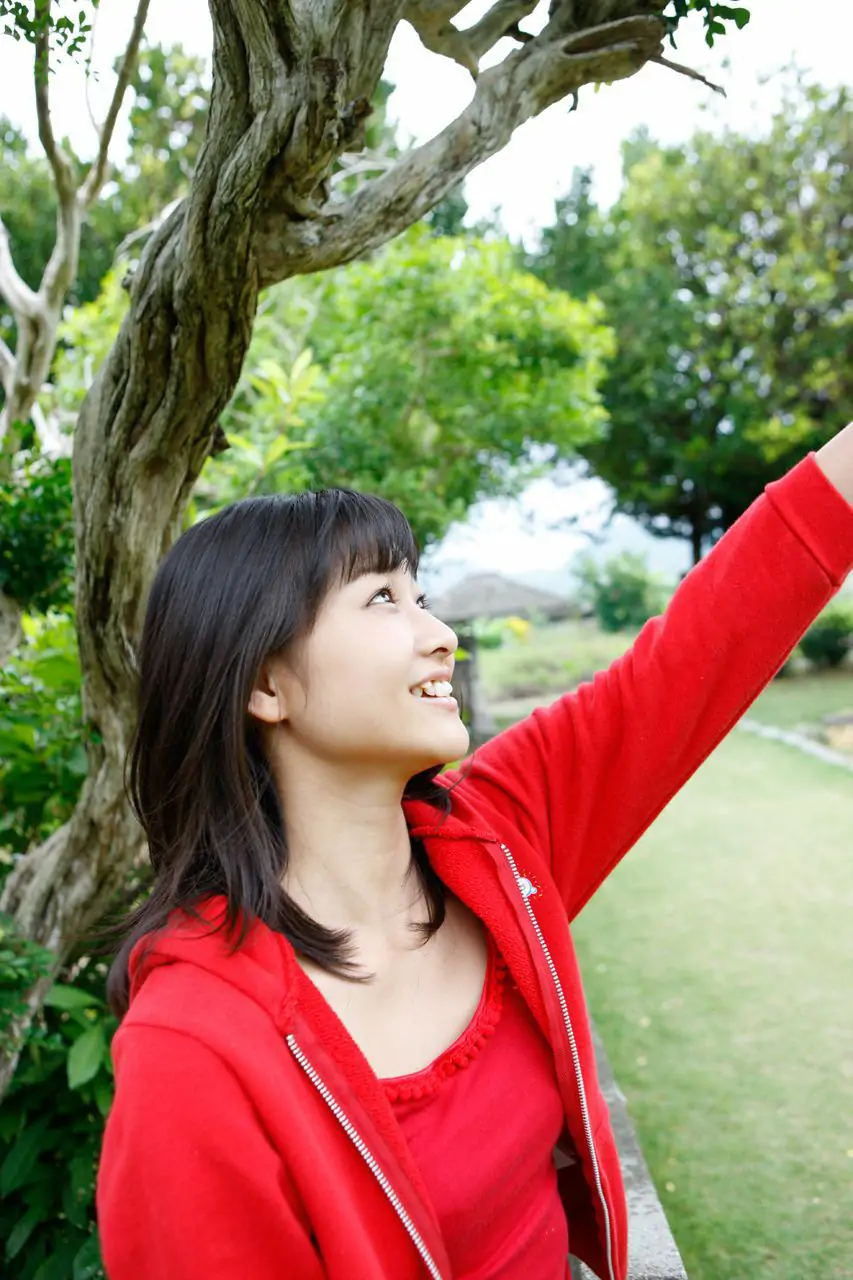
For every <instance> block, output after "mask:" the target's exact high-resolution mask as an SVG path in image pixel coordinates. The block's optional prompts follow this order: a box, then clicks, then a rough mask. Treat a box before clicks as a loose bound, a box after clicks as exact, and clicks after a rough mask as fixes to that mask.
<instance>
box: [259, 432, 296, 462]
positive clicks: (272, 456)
mask: <svg viewBox="0 0 853 1280" xmlns="http://www.w3.org/2000/svg"><path fill="white" fill-rule="evenodd" d="M289 448H290V441H289V440H288V438H287V436H278V438H277V439H275V440H273V442H272V444H271V445H270V447H269V448H268V449H267V451H266V453H265V454H264V470H265V471H268V470H269V468H270V467H273V466H275V464H276V463H277V462H278V460H279V458H283V457H284V455H285V454H286V453H287V451H288V449H289Z"/></svg>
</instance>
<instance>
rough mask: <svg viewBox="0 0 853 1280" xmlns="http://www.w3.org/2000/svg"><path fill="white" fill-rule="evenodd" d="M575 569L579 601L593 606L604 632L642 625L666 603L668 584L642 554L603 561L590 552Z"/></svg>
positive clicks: (630, 628)
mask: <svg viewBox="0 0 853 1280" xmlns="http://www.w3.org/2000/svg"><path fill="white" fill-rule="evenodd" d="M574 569H575V573H576V575H577V578H578V580H579V583H580V588H579V591H578V600H579V603H580V604H581V605H585V606H587V607H589V608H591V609H592V612H593V613H594V614H595V617H596V619H597V620H598V625H599V626H600V627H601V629H602V631H628V630H632V629H634V628H636V627H641V626H642V625H643V623H645V622H648V620H649V618H653V617H654V616H655V615H656V614H658V613H661V612H662V610H663V609H664V608H665V606H666V601H667V596H668V594H669V593H668V589H667V586H666V583H665V581H664V580H663V579H662V578H661V577H660V576H659V575H658V574H655V573H652V571H651V570H650V569H649V567H648V565H647V564H646V561H645V558H644V557H643V556H639V555H634V554H632V553H631V552H629V551H625V552H622V553H621V554H620V555H617V556H612V557H611V558H610V559H609V560H607V561H605V562H604V563H603V564H600V563H599V562H598V561H596V560H595V559H594V557H593V556H591V555H589V554H587V555H584V556H581V557H580V558H579V559H578V561H577V562H576V564H575V566H574Z"/></svg>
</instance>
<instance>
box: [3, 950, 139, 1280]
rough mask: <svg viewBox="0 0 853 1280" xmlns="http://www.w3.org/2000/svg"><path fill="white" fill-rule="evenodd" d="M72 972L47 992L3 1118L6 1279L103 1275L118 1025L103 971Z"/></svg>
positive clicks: (88, 967) (86, 1279)
mask: <svg viewBox="0 0 853 1280" xmlns="http://www.w3.org/2000/svg"><path fill="white" fill-rule="evenodd" d="M0 955H2V952H0ZM72 973H73V984H68V983H57V984H56V985H55V986H53V987H52V988H51V990H50V991H49V992H48V995H47V997H46V1000H45V1007H44V1009H43V1011H42V1014H41V1016H40V1018H39V1020H38V1021H37V1023H36V1025H35V1026H34V1028H33V1030H32V1032H31V1033H30V1036H29V1038H28V1041H27V1044H26V1046H25V1048H24V1051H23V1055H22V1059H21V1064H20V1066H19V1068H18V1071H17V1073H16V1075H15V1079H14V1081H13V1083H12V1086H11V1089H10V1091H9V1093H8V1095H7V1097H6V1099H4V1106H3V1113H2V1117H0V1239H2V1240H4V1241H5V1255H4V1259H3V1275H4V1276H7V1277H9V1280H68V1278H69V1277H73V1280H95V1278H96V1277H102V1276H103V1275H104V1271H103V1266H102V1264H101V1258H100V1250H99V1247H98V1239H97V1232H96V1228H95V1215H94V1196H95V1171H96V1167H97V1159H98V1153H99V1150H100V1145H101V1140H102V1135H103V1125H104V1119H105V1117H106V1115H107V1112H108V1111H109V1107H110V1104H111V1101H112V1096H113V1076H112V1064H111V1061H110V1055H109V1044H110V1041H111V1039H112V1036H113V1033H114V1031H115V1025H116V1024H115V1019H114V1018H113V1017H112V1015H111V1014H110V1013H109V1012H108V1010H107V1008H106V1006H105V1005H104V1002H103V1000H102V998H101V995H100V993H101V992H102V990H103V985H104V980H105V966H104V965H103V964H95V963H93V962H92V961H87V960H84V961H81V962H78V964H77V965H75V966H74V969H73V970H72Z"/></svg>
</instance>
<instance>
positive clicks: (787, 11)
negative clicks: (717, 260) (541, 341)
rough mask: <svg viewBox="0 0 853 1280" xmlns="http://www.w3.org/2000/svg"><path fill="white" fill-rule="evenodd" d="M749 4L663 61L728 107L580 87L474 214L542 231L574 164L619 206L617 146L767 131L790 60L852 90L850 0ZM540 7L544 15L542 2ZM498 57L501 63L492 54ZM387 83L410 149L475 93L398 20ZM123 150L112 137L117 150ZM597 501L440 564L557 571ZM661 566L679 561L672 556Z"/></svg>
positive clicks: (650, 73)
mask: <svg viewBox="0 0 853 1280" xmlns="http://www.w3.org/2000/svg"><path fill="white" fill-rule="evenodd" d="M744 2H745V3H748V0H744ZM484 7H485V6H484V5H482V4H472V5H470V6H469V8H468V9H466V10H465V11H463V13H462V14H461V15H460V18H459V19H458V25H462V26H464V25H465V24H466V22H467V21H471V20H473V19H474V18H475V17H476V16H477V14H478V13H479V12H480V11H482V9H483V8H484ZM750 7H751V8H752V15H753V16H752V21H751V23H750V24H749V26H748V27H747V28H746V29H745V30H744V31H741V32H737V31H734V32H733V34H732V35H731V36H730V37H727V38H726V39H724V40H722V41H720V42H718V45H717V46H716V48H715V49H713V50H709V49H707V48H706V46H705V44H704V42H703V39H702V30H701V24H700V23H699V22H698V21H696V22H694V23H693V24H692V25H691V24H688V25H687V26H686V27H685V28H684V31H683V35H681V36H680V37H679V47H678V51H677V52H676V53H672V52H670V55H669V56H671V57H674V58H676V59H677V60H679V61H682V62H687V63H689V64H690V65H691V66H693V67H695V68H697V69H699V70H701V71H703V72H704V73H705V74H706V75H707V76H709V78H710V79H712V80H714V81H717V82H719V83H721V84H723V85H724V86H725V88H726V92H727V98H726V99H722V98H720V97H719V96H718V95H716V94H714V93H712V92H711V91H710V90H708V89H706V88H704V87H703V86H702V85H700V84H697V83H696V82H694V81H691V80H687V79H685V78H683V77H680V76H676V75H674V74H673V73H672V72H668V71H666V70H664V69H663V68H662V67H657V66H648V67H646V68H644V70H643V71H641V72H640V73H639V74H638V75H636V76H634V77H632V78H631V79H630V80H627V81H623V82H621V83H619V84H615V85H612V86H610V87H609V88H608V87H603V88H602V89H601V90H600V92H599V93H595V92H594V91H593V89H592V88H587V89H584V90H582V91H581V99H580V108H579V110H578V111H576V112H574V113H572V114H569V113H568V111H567V108H566V107H565V106H564V105H562V104H558V105H557V106H555V107H552V108H551V109H550V110H549V111H546V112H545V113H544V114H543V115H542V116H540V117H539V118H538V119H537V120H534V121H530V122H529V123H528V124H526V125H524V126H523V127H522V128H520V129H519V130H518V132H517V133H516V135H515V137H514V139H513V140H512V142H511V143H510V144H509V146H508V147H506V148H505V149H504V151H503V152H502V153H500V154H499V155H497V156H494V157H493V158H492V159H491V160H489V161H487V162H486V163H485V164H483V165H482V166H480V168H479V169H477V170H475V171H474V173H473V174H472V175H471V177H470V178H469V180H468V184H467V188H466V194H467V197H468V201H469V204H470V207H471V216H472V217H478V216H482V215H484V214H490V213H492V212H493V210H495V209H500V211H501V219H502V222H503V224H504V226H505V227H506V229H507V230H508V231H509V233H510V234H511V235H513V236H515V237H518V236H522V235H523V236H525V238H530V237H534V236H535V234H536V229H537V227H541V226H542V225H545V224H546V223H547V222H549V221H550V219H551V217H552V214H553V203H554V198H555V197H556V196H558V195H560V194H561V193H562V192H563V191H564V190H565V189H566V188H567V186H568V183H569V181H570V178H571V173H572V169H573V167H574V166H575V165H592V166H594V167H595V171H596V184H597V191H598V195H599V198H600V199H602V200H606V201H609V200H612V199H613V198H614V197H615V195H616V192H617V190H618V186H619V175H620V146H621V143H622V141H623V140H624V139H625V138H626V137H627V136H628V134H629V133H630V132H631V131H632V130H633V129H634V128H636V127H638V126H640V125H646V126H647V127H648V128H649V129H650V131H651V133H652V135H653V136H654V137H656V138H658V139H660V140H661V141H678V140H680V139H683V138H685V137H687V136H689V135H690V133H691V132H693V131H694V130H695V129H697V128H701V127H708V128H720V127H722V126H723V125H724V124H726V123H729V124H733V125H735V126H736V127H738V128H741V129H750V130H756V129H761V128H763V126H764V125H765V123H766V121H767V118H768V116H769V114H770V113H771V112H772V110H773V107H774V105H775V103H776V102H777V101H778V92H779V81H780V76H779V72H780V69H781V68H782V67H784V66H785V65H787V64H790V63H791V62H792V61H796V62H797V64H798V66H800V67H801V68H803V69H805V70H808V71H810V72H811V73H812V75H813V77H814V78H815V79H817V80H819V81H821V82H822V83H824V84H826V85H834V84H838V83H841V82H844V81H849V78H850V56H851V55H850V50H851V48H853V3H851V0H808V2H807V3H805V2H804V0H753V3H752V5H751V6H750ZM134 8H135V4H134V2H133V0H101V6H100V13H99V17H98V26H97V33H96V43H95V57H94V65H95V67H96V69H98V71H99V78H98V83H96V84H94V85H93V86H92V88H91V92H90V98H91V101H92V105H93V107H94V109H95V114H96V115H98V114H101V113H102V112H103V104H104V101H105V100H106V99H108V96H109V90H110V87H111V81H110V75H109V67H110V65H111V62H112V59H113V58H114V57H115V56H116V54H117V52H118V51H119V50H120V48H121V46H122V42H123V40H124V39H125V38H126V34H127V30H128V27H129V22H130V17H131V15H132V13H133V11H134ZM542 8H543V10H544V12H545V13H546V12H547V3H545V4H544V6H542ZM541 20H542V16H541V15H540V11H539V10H537V13H536V14H534V15H533V17H532V18H531V19H530V21H529V22H528V23H526V24H525V25H527V26H529V27H530V29H535V27H536V25H537V21H541ZM146 31H147V35H148V38H149V40H151V41H152V42H158V43H163V44H168V43H175V42H182V43H183V44H184V46H185V47H186V48H187V49H188V50H191V51H193V52H196V53H199V54H201V55H203V56H209V53H210V19H209V15H208V10H207V5H206V3H205V2H204V0H179V2H178V0H152V4H151V11H150V16H149V21H148V26H147V28H146ZM496 52H497V54H498V55H500V53H501V52H502V51H501V49H500V47H499V49H498V50H497V51H496ZM385 74H386V77H387V78H388V79H389V80H391V81H392V82H393V83H394V84H395V85H396V86H397V88H396V90H395V93H394V95H393V97H392V99H391V108H392V115H393V116H394V118H395V119H396V121H397V123H398V125H399V128H400V130H401V132H402V134H403V135H404V136H408V137H411V138H412V139H413V140H415V141H420V140H423V139H424V138H426V137H428V136H430V135H431V134H433V133H435V132H437V131H438V130H439V129H441V128H443V127H444V125H446V124H447V123H448V122H449V121H450V120H451V119H453V118H454V116H455V115H456V114H457V113H458V112H459V110H460V109H461V108H462V107H464V105H465V104H466V102H467V101H468V100H469V98H470V95H471V93H472V91H473V86H472V82H471V79H470V76H469V75H468V73H467V72H465V71H464V70H462V69H461V68H459V67H457V66H456V65H455V64H452V63H450V62H449V61H448V60H447V59H443V58H438V57H436V56H434V55H432V54H429V53H427V52H426V51H425V50H423V49H422V47H421V46H420V44H419V42H418V40H417V37H416V36H415V34H414V32H413V31H412V29H411V28H410V27H408V26H407V25H406V24H405V23H404V24H402V25H401V26H400V28H399V30H398V32H397V34H396V36H395V38H394V41H393V44H392V47H391V52H390V56H389V59H388V64H387V67H386V73H385ZM52 94H53V101H54V110H55V113H56V118H57V122H58V124H59V127H60V128H61V130H62V131H64V132H65V133H67V134H68V135H69V136H70V137H71V138H72V140H73V142H74V144H75V146H76V147H77V148H78V149H79V150H80V151H81V152H82V153H83V154H86V153H87V152H90V151H91V149H92V147H93V146H94V132H93V129H92V126H91V123H90V120H89V116H88V112H87V109H86V102H85V94H84V92H83V87H82V75H81V71H80V69H79V67H65V68H62V69H61V70H60V71H59V72H58V73H57V75H56V76H55V78H54V83H53V86H52ZM0 112H2V113H3V114H5V115H7V116H9V117H10V118H11V119H12V120H14V121H16V122H17V123H19V124H20V125H21V126H23V127H24V128H25V129H26V130H27V132H28V133H29V134H30V136H31V137H33V138H34V139H35V137H36V129H35V112H34V106H33V97H32V79H31V64H30V63H29V59H28V54H27V49H26V47H25V46H23V45H16V44H14V43H13V42H12V41H11V40H8V39H0ZM121 144H122V136H121V130H119V132H118V134H117V141H116V149H117V152H118V151H120V148H121ZM601 500H602V491H601V490H600V489H598V488H597V487H596V486H594V485H593V486H590V485H586V486H577V487H576V488H575V489H570V490H567V489H565V488H562V489H558V488H555V487H554V486H552V485H549V484H547V483H540V484H538V485H536V486H535V487H534V488H533V490H532V491H531V492H530V493H529V494H528V496H527V499H526V501H525V502H524V503H523V504H521V506H519V507H516V506H511V507H508V506H507V505H506V504H501V503H497V504H495V503H489V504H484V510H483V511H482V513H480V514H479V515H478V518H477V519H476V520H475V521H474V522H473V523H472V524H471V525H470V526H469V527H468V528H467V529H466V530H465V531H460V533H459V534H458V535H457V536H454V537H451V538H450V539H449V540H448V544H447V546H446V549H445V551H444V554H443V557H442V559H443V560H444V561H445V562H446V563H448V564H450V563H451V562H460V561H461V560H464V561H466V562H468V563H471V564H474V565H481V566H483V567H490V568H496V569H501V568H503V569H504V570H505V571H506V572H509V573H511V572H513V571H515V572H520V571H522V570H526V569H529V568H531V567H534V566H536V567H542V568H548V569H555V568H559V567H561V566H562V565H564V564H565V562H566V561H567V559H568V558H569V557H570V556H571V554H572V553H573V551H574V550H575V549H576V548H577V546H578V545H579V542H580V539H579V537H578V535H577V534H572V533H568V532H563V533H551V534H544V535H543V532H542V530H543V525H544V524H547V523H548V522H549V521H551V520H553V519H556V518H558V517H559V516H560V515H563V514H569V513H572V512H575V511H578V510H581V509H588V510H590V511H592V510H600V509H601ZM590 523H591V524H594V523H595V521H594V520H591V521H590ZM531 529H532V531H531ZM654 545H655V547H657V546H659V544H654ZM672 551H675V548H673V549H672ZM665 559H666V563H667V564H668V565H674V563H675V560H674V559H673V556H672V553H670V554H669V555H668V556H666V557H665ZM676 559H677V555H676Z"/></svg>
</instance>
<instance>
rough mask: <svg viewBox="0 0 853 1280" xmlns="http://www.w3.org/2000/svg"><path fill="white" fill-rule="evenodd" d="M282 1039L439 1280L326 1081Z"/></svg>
mask: <svg viewBox="0 0 853 1280" xmlns="http://www.w3.org/2000/svg"><path fill="white" fill-rule="evenodd" d="M286 1039H287V1047H288V1049H289V1050H290V1052H291V1053H292V1054H293V1056H294V1058H295V1059H296V1061H297V1062H298V1063H299V1065H300V1067H301V1068H302V1070H303V1071H304V1072H305V1074H306V1076H307V1077H308V1079H309V1080H310V1081H311V1083H312V1084H313V1086H314V1088H315V1089H316V1090H317V1092H318V1093H319V1095H320V1097H321V1098H322V1099H323V1101H324V1102H325V1104H326V1106H327V1107H328V1108H329V1110H330V1111H331V1113H332V1115H333V1116H334V1117H335V1119H336V1120H337V1121H338V1123H339V1124H340V1126H341V1128H342V1129H343V1131H344V1133H345V1134H346V1135H347V1137H348V1138H349V1140H350V1142H352V1144H353V1146H354V1147H355V1149H356V1151H357V1152H358V1154H359V1155H360V1156H361V1158H362V1160H363V1161H364V1163H365V1164H366V1165H367V1167H368V1169H369V1170H370V1172H371V1173H372V1174H373V1176H374V1178H375V1179H376V1181H377V1182H378V1183H379V1185H380V1187H381V1188H382V1190H383V1191H384V1192H385V1195H386V1196H387V1197H388V1200H389V1201H390V1204H391V1207H392V1208H393V1210H394V1212H395V1213H396V1215H397V1217H398V1218H399V1219H400V1221H401V1222H402V1224H403V1226H404V1227H405V1229H406V1232H407V1234H408V1236H409V1238H410V1239H411V1241H412V1244H413V1245H414V1246H415V1248H416V1249H417V1251H418V1253H419V1254H420V1256H421V1260H422V1262H423V1264H424V1266H425V1267H426V1269H427V1271H428V1272H429V1274H430V1276H431V1277H432V1280H442V1275H441V1272H440V1271H439V1269H438V1267H437V1266H436V1264H435V1260H434V1259H433V1256H432V1254H431V1253H430V1251H429V1249H428V1248H427V1247H426V1245H425V1243H424V1240H423V1236H422V1235H421V1233H420V1232H419V1231H418V1229H417V1227H416V1226H415V1224H414V1222H412V1219H411V1218H410V1216H409V1214H408V1212H407V1211H406V1208H405V1206H404V1204H403V1202H402V1200H401V1199H400V1197H399V1196H398V1195H397V1193H396V1191H395V1190H394V1188H393V1187H392V1186H391V1183H390V1182H389V1180H388V1177H387V1175H386V1174H385V1173H384V1171H383V1169H382V1167H381V1165H380V1164H379V1162H378V1160H377V1159H376V1158H375V1156H374V1155H373V1154H372V1153H371V1151H370V1149H369V1147H368V1145H367V1143H366V1142H365V1141H364V1138H362V1136H361V1134H360V1133H359V1131H358V1129H356V1127H355V1125H354V1124H353V1122H352V1121H351V1120H350V1118H349V1116H348V1115H347V1114H346V1112H345V1111H344V1109H343V1107H342V1106H341V1104H340V1103H339V1102H338V1100H337V1099H336V1098H335V1096H334V1094H333V1093H332V1091H331V1089H329V1087H328V1085H327V1084H326V1082H325V1081H324V1080H323V1077H322V1076H321V1075H320V1073H319V1071H317V1069H316V1068H315V1067H314V1066H313V1065H312V1064H311V1062H310V1061H309V1060H308V1058H307V1057H306V1056H305V1054H304V1053H303V1051H302V1049H300V1047H299V1045H298V1044H297V1041H296V1037H295V1036H287V1037H286Z"/></svg>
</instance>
